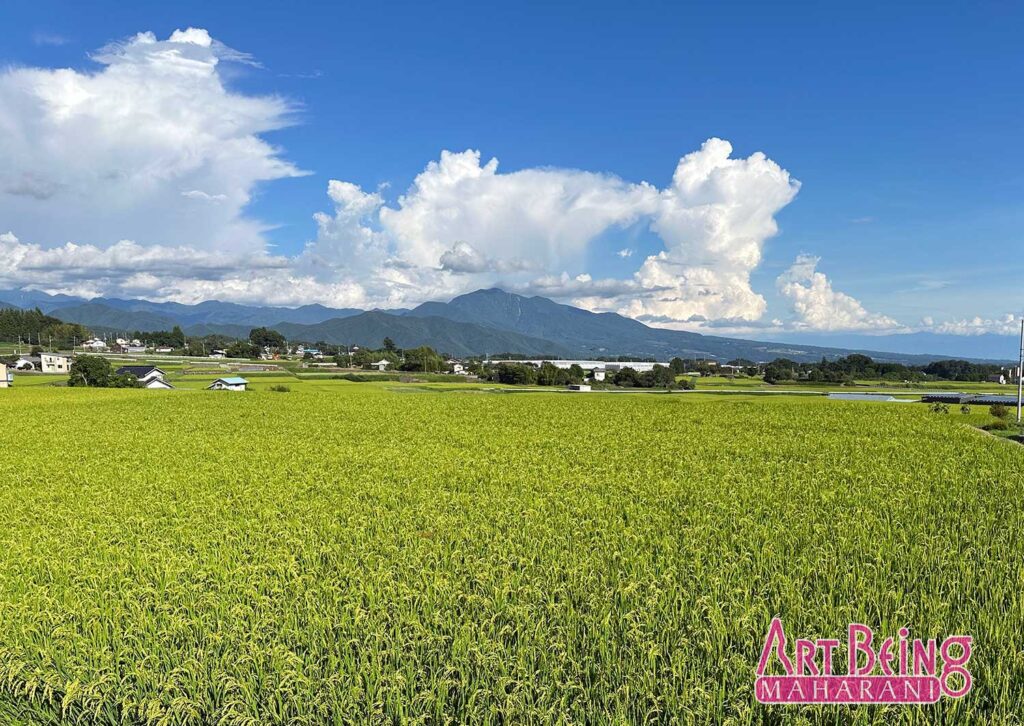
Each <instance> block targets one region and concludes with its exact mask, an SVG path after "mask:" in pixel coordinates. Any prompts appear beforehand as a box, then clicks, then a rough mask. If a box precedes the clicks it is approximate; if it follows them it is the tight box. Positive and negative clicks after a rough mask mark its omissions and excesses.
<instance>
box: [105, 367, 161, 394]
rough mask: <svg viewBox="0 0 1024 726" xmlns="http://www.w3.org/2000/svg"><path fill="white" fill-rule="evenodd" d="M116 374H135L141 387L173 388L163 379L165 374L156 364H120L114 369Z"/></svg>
mask: <svg viewBox="0 0 1024 726" xmlns="http://www.w3.org/2000/svg"><path fill="white" fill-rule="evenodd" d="M116 373H117V375H119V376H122V375H125V374H131V375H133V376H135V378H136V379H138V381H139V385H141V386H142V387H143V388H152V389H157V388H159V389H168V388H174V386H172V385H171V384H170V383H168V382H167V381H166V380H165V379H166V377H167V374H166V373H165V372H164V371H162V370H160V369H159V368H157V367H156V366H121V367H120V368H118V369H117V371H116Z"/></svg>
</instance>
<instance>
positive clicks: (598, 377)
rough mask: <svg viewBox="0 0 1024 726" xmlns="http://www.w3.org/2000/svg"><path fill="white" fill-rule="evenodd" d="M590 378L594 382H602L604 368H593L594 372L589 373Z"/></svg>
mask: <svg viewBox="0 0 1024 726" xmlns="http://www.w3.org/2000/svg"><path fill="white" fill-rule="evenodd" d="M590 377H591V378H592V379H593V380H595V381H603V380H604V368H595V369H594V370H592V371H590Z"/></svg>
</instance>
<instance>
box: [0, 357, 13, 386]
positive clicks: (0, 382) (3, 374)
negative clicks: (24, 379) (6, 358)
mask: <svg viewBox="0 0 1024 726" xmlns="http://www.w3.org/2000/svg"><path fill="white" fill-rule="evenodd" d="M13 385H14V371H10V370H7V366H6V365H4V364H3V363H0V388H10V387H11V386H13Z"/></svg>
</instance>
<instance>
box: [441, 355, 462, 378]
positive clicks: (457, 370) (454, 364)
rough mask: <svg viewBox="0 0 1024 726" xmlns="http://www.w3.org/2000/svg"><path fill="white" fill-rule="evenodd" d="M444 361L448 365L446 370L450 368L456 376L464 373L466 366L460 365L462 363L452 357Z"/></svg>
mask: <svg viewBox="0 0 1024 726" xmlns="http://www.w3.org/2000/svg"><path fill="white" fill-rule="evenodd" d="M445 363H446V364H447V366H448V370H450V371H451V372H452V373H454V374H455V375H457V376H464V375H466V366H464V365H462V363H460V362H459V361H457V360H454V359H453V360H449V361H445Z"/></svg>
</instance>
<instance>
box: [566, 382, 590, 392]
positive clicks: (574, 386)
mask: <svg viewBox="0 0 1024 726" xmlns="http://www.w3.org/2000/svg"><path fill="white" fill-rule="evenodd" d="M566 387H567V388H568V389H569V390H570V391H589V390H590V386H588V385H587V384H586V383H570V384H569V385H568V386H566Z"/></svg>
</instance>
